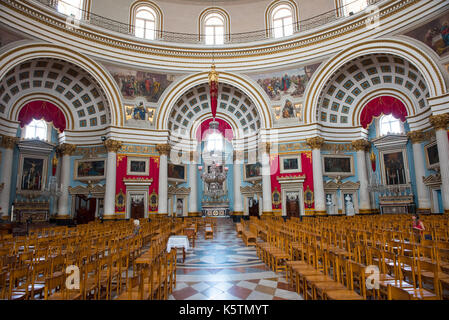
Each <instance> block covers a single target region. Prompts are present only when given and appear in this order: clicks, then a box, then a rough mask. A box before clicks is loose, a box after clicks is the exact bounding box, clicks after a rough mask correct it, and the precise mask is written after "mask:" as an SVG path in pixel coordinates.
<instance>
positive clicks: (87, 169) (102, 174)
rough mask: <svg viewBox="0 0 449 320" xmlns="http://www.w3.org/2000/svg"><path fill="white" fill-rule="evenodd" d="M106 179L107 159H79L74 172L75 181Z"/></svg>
mask: <svg viewBox="0 0 449 320" xmlns="http://www.w3.org/2000/svg"><path fill="white" fill-rule="evenodd" d="M105 178H106V159H104V158H96V159H77V160H75V168H74V171H73V179H74V180H102V179H105Z"/></svg>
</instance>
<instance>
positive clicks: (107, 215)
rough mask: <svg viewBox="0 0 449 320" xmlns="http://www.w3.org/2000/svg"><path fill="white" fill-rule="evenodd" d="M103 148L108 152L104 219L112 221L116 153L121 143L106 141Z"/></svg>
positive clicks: (113, 213)
mask: <svg viewBox="0 0 449 320" xmlns="http://www.w3.org/2000/svg"><path fill="white" fill-rule="evenodd" d="M104 146H105V147H106V150H107V151H108V159H107V162H106V189H105V192H104V212H103V217H104V219H114V215H115V185H116V174H117V151H118V150H119V149H120V147H121V146H122V142H121V141H117V140H112V139H107V140H106V141H105V142H104Z"/></svg>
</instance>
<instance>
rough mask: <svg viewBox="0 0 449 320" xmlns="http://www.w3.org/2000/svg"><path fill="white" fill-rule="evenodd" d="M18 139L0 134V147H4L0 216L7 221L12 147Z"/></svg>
mask: <svg viewBox="0 0 449 320" xmlns="http://www.w3.org/2000/svg"><path fill="white" fill-rule="evenodd" d="M18 141H19V138H16V137H9V136H2V141H1V143H0V145H1V147H2V148H4V151H3V154H2V159H1V170H2V180H1V182H0V186H1V187H0V189H3V190H1V192H0V207H1V209H0V212H2V216H1V218H2V219H4V220H9V221H11V217H10V213H9V212H10V210H11V202H10V200H9V198H10V196H11V183H12V181H11V177H12V163H13V155H14V147H15V146H16V143H17V142H18ZM8 217H9V218H8Z"/></svg>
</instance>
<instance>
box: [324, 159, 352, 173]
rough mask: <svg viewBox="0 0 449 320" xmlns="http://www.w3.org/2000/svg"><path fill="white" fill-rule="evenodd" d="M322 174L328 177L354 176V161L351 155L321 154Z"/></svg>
mask: <svg viewBox="0 0 449 320" xmlns="http://www.w3.org/2000/svg"><path fill="white" fill-rule="evenodd" d="M322 158H323V160H322V161H323V174H324V175H325V176H329V177H337V176H342V177H349V176H353V175H354V159H353V157H352V156H351V155H336V154H332V155H329V154H323V155H322Z"/></svg>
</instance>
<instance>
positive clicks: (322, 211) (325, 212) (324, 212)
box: [314, 210, 327, 216]
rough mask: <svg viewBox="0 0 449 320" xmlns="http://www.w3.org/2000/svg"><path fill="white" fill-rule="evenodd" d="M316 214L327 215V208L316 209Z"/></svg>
mask: <svg viewBox="0 0 449 320" xmlns="http://www.w3.org/2000/svg"><path fill="white" fill-rule="evenodd" d="M314 213H315V215H316V216H324V215H327V211H326V210H315V212H314Z"/></svg>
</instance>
